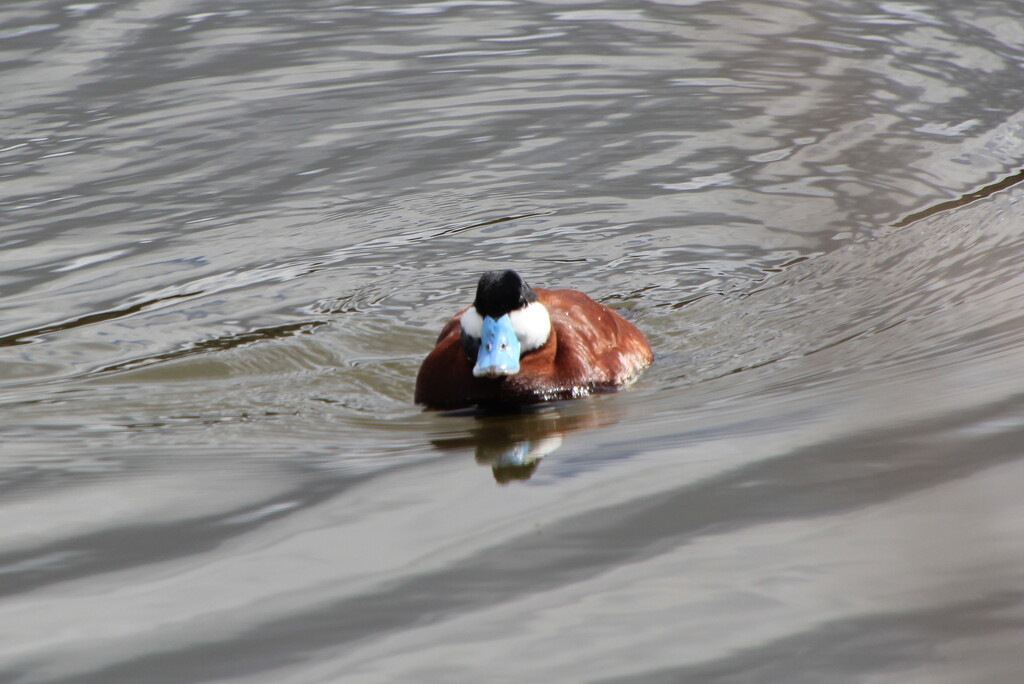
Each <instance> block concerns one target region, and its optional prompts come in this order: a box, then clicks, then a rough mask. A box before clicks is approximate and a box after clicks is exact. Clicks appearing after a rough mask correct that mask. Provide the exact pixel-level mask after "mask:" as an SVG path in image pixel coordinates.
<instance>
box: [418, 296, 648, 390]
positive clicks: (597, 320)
mask: <svg viewBox="0 0 1024 684" xmlns="http://www.w3.org/2000/svg"><path fill="white" fill-rule="evenodd" d="M534 292H536V294H537V298H538V299H539V300H540V302H541V304H543V305H544V307H545V308H546V309H547V310H548V315H549V316H550V317H551V336H550V337H549V338H548V340H547V342H545V343H544V345H542V346H541V347H539V348H537V349H534V350H533V351H530V352H527V353H526V354H524V355H523V357H522V358H521V359H520V361H519V372H518V373H516V374H515V375H509V376H505V377H498V378H477V377H474V376H473V364H474V360H473V359H470V358H469V357H468V356H467V355H466V352H465V351H464V350H463V348H462V344H461V341H460V338H461V325H460V319H461V317H462V314H463V312H464V311H465V309H464V310H463V311H460V312H459V313H458V314H457V315H456V316H455V317H454V318H452V319H451V320H450V321H448V323H447V324H446V325H445V326H444V329H443V330H441V334H440V335H439V336H438V338H437V346H436V347H434V350H433V351H432V352H430V354H429V355H428V356H427V358H426V359H425V360H424V361H423V365H421V366H420V371H419V374H418V375H417V376H416V395H415V399H416V403H418V404H425V405H426V406H428V407H430V408H447V409H452V408H462V407H467V406H475V405H493V404H497V405H502V404H504V405H519V404H531V403H536V402H540V401H550V400H553V399H568V398H572V397H579V396H583V395H586V394H590V393H592V392H594V391H599V390H607V389H614V388H617V387H620V386H621V385H623V384H625V383H627V382H629V381H630V380H632V379H633V378H634V377H636V375H637V373H639V372H640V370H641V369H643V368H644V367H646V366H647V365H649V364H650V363H651V361H652V360H653V358H654V354H653V353H652V352H651V346H650V345H649V344H648V343H647V340H646V339H645V338H644V336H643V333H641V332H640V331H639V330H638V329H637V328H636V326H634V325H633V324H632V323H630V322H629V321H627V320H625V319H624V318H622V316H620V315H619V314H617V313H615V312H614V311H612V310H611V309H609V308H608V307H607V306H604V305H603V304H599V303H598V302H595V301H594V300H593V299H591V298H590V297H588V296H587V295H585V294H583V293H582V292H577V291H575V290H543V289H541V288H534ZM467 308H468V307H467Z"/></svg>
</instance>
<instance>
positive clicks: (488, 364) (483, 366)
mask: <svg viewBox="0 0 1024 684" xmlns="http://www.w3.org/2000/svg"><path fill="white" fill-rule="evenodd" d="M518 372H519V338H518V337H516V331H515V330H513V329H512V320H511V319H510V318H509V317H508V314H505V315H504V316H501V317H500V318H498V320H494V319H493V318H491V317H490V316H484V324H483V331H482V332H481V333H480V351H479V352H478V353H477V355H476V365H475V366H473V375H475V376H476V377H478V378H496V377H498V376H500V375H514V374H516V373H518Z"/></svg>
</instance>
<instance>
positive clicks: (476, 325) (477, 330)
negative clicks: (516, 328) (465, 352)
mask: <svg viewBox="0 0 1024 684" xmlns="http://www.w3.org/2000/svg"><path fill="white" fill-rule="evenodd" d="M459 322H460V324H461V326H462V334H463V335H468V336H470V337H474V338H476V339H478V340H479V339H480V338H481V336H483V334H484V319H483V318H482V317H481V316H480V314H479V313H478V312H477V310H476V307H475V306H471V307H469V308H468V309H466V311H465V313H463V314H462V318H460V319H459ZM517 337H518V335H517ZM520 344H522V343H520Z"/></svg>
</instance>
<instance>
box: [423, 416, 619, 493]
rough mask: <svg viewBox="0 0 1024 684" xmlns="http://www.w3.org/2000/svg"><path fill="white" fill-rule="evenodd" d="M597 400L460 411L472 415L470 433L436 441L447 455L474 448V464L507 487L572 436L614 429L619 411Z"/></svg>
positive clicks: (525, 477) (524, 475)
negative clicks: (488, 470) (507, 409)
mask: <svg viewBox="0 0 1024 684" xmlns="http://www.w3.org/2000/svg"><path fill="white" fill-rule="evenodd" d="M603 403H604V402H601V401H600V400H597V399H590V400H584V401H582V402H581V401H572V402H558V403H553V404H542V405H539V406H529V407H522V408H520V409H518V410H516V411H515V412H511V413H510V412H503V413H496V412H490V411H479V410H477V411H458V412H452V413H451V414H448V415H463V416H472V417H473V418H474V424H473V427H472V428H471V429H470V430H469V432H468V434H466V435H463V436H459V437H451V438H447V439H439V440H434V441H433V444H434V446H436V447H437V448H438V449H441V450H443V451H450V450H458V449H467V448H472V449H474V451H475V452H476V462H477V463H479V464H480V465H489V466H491V471H492V472H493V473H494V480H495V481H496V482H497V483H498V484H508V483H510V482H514V481H516V480H528V479H530V477H531V476H532V475H533V473H534V472H535V471H536V470H537V467H538V466H539V465H540V462H541V460H542V459H543V458H544V457H546V456H548V455H550V454H551V453H553V452H554V451H556V450H557V449H558V448H559V447H561V446H562V443H563V440H564V438H565V436H566V435H567V434H568V433H571V432H577V431H581V430H590V429H594V428H598V427H606V426H608V425H612V424H614V423H616V422H618V420H619V416H618V412H617V411H612V410H610V409H609V408H607V407H605V406H602V405H601V404H603Z"/></svg>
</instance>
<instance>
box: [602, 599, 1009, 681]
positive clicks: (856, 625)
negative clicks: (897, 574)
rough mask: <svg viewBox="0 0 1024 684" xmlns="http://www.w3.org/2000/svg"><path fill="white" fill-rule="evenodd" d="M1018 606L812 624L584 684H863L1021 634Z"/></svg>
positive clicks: (979, 604) (971, 605)
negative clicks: (975, 642)
mask: <svg viewBox="0 0 1024 684" xmlns="http://www.w3.org/2000/svg"><path fill="white" fill-rule="evenodd" d="M1021 606H1024V593H1021V592H1012V591H1001V592H994V593H992V594H990V595H988V596H985V597H984V598H981V599H978V600H974V601H966V602H957V603H951V604H949V605H944V606H940V607H937V608H928V609H924V610H919V611H908V612H905V613H897V612H893V613H884V614H879V615H868V616H864V617H856V618H849V619H842V620H833V621H829V622H826V623H824V624H816V625H814V626H813V627H811V628H810V629H808V630H807V631H805V632H801V633H799V634H794V635H791V636H787V637H785V638H782V639H777V640H775V641H771V642H769V643H767V644H764V645H763V646H758V647H756V648H750V649H746V650H741V651H738V652H731V653H729V654H728V655H726V656H724V657H722V658H720V659H715V660H712V661H710V662H705V663H701V664H698V665H689V666H681V667H677V668H662V669H658V670H652V671H647V672H644V671H639V672H635V673H632V674H630V675H627V676H625V677H613V678H609V679H597V680H589V681H591V682H594V684H597V683H598V682H600V684H627V682H644V684H679V682H701V683H702V684H761V683H762V682H785V683H786V684H819V683H820V682H836V681H864V679H863V678H865V677H872V676H877V675H882V674H886V673H892V672H898V671H900V670H911V669H913V668H917V667H920V666H921V664H922V663H933V662H936V658H935V651H936V648H938V647H940V646H942V645H943V644H945V643H946V642H947V641H950V640H953V639H956V638H958V637H962V636H964V635H970V636H971V637H972V638H974V639H979V640H983V639H985V638H986V637H987V636H991V637H994V638H997V639H998V638H999V637H1000V636H1001V635H1004V634H1006V633H1007V631H1009V630H1012V629H1016V630H1017V631H1018V632H1019V633H1021V634H1024V619H1022V618H1014V617H1013V616H1012V611H1014V610H1015V609H1016V610H1018V611H1019V610H1020V608H1021ZM1002 664H1003V663H995V664H994V666H995V667H996V668H998V667H999V666H1000V665H1002ZM979 674H980V673H979ZM913 679H914V681H920V680H918V679H917V678H913ZM943 681H946V680H943ZM977 681H981V679H980V678H979V679H978V680H977ZM991 681H995V680H991Z"/></svg>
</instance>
